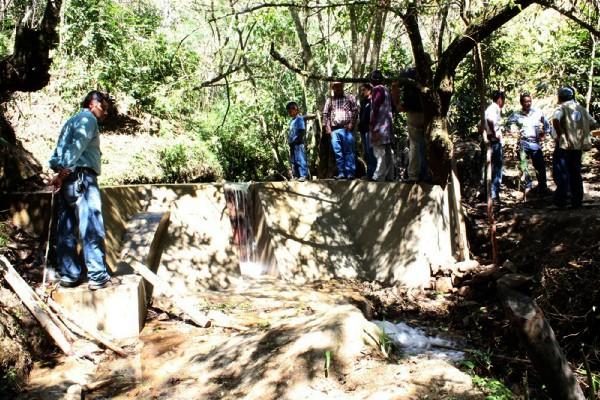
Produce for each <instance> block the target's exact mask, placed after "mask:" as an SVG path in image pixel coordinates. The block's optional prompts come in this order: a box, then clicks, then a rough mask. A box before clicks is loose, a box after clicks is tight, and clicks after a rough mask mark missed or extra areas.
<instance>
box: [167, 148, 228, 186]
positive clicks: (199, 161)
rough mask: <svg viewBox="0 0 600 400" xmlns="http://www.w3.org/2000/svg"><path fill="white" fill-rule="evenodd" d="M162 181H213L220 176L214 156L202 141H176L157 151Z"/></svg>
mask: <svg viewBox="0 0 600 400" xmlns="http://www.w3.org/2000/svg"><path fill="white" fill-rule="evenodd" d="M158 164H159V166H160V168H161V169H162V171H163V180H164V182H169V183H174V182H178V183H179V182H197V181H213V180H216V179H217V178H219V177H220V176H221V169H220V167H219V166H218V165H215V164H216V163H215V158H214V156H213V155H212V154H211V153H210V152H209V151H208V150H207V149H206V147H205V145H204V144H202V143H199V144H198V143H192V144H184V143H176V144H174V145H171V146H168V147H165V148H164V149H162V150H161V151H160V152H159V160H158Z"/></svg>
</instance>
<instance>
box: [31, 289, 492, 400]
mask: <svg viewBox="0 0 600 400" xmlns="http://www.w3.org/2000/svg"><path fill="white" fill-rule="evenodd" d="M203 300H204V301H208V302H210V303H211V304H212V305H213V306H214V307H217V308H218V309H220V310H222V311H224V312H226V313H228V314H230V315H232V316H234V317H236V318H239V319H240V320H243V323H244V325H246V326H248V327H249V328H250V330H249V331H248V332H243V333H240V332H235V331H231V330H224V329H220V328H209V329H200V328H196V327H194V326H191V325H189V324H185V323H183V322H182V321H177V320H172V319H168V320H161V319H163V317H164V316H161V317H158V316H157V315H156V313H152V314H153V315H152V316H153V317H154V318H153V319H152V320H150V321H149V322H148V323H147V325H146V327H145V328H144V330H143V332H142V334H141V337H140V341H139V343H138V344H137V345H135V346H134V348H133V349H131V350H132V352H133V355H132V356H131V357H129V358H128V359H126V360H123V359H117V358H114V357H107V358H106V359H105V360H104V361H103V362H101V363H100V364H99V365H97V366H95V365H93V364H91V363H89V362H81V361H80V362H79V364H80V365H79V366H77V362H75V361H74V360H68V359H59V360H57V362H58V366H53V367H48V366H43V365H39V364H38V365H37V366H36V368H35V369H34V371H33V373H32V375H31V380H30V383H29V389H30V391H29V392H28V393H27V394H25V395H24V396H22V397H21V398H22V399H42V398H43V399H54V398H56V399H58V398H62V397H61V396H63V395H64V393H65V392H66V390H67V389H68V387H69V386H71V385H73V384H75V383H78V382H80V383H83V382H95V381H100V380H103V379H110V380H111V384H110V385H109V386H107V387H105V388H103V389H100V390H98V391H96V392H94V393H91V394H89V395H86V397H85V398H86V399H88V398H89V399H100V398H144V399H150V398H151V399H191V398H194V399H240V398H244V399H261V400H264V399H317V398H318V399H340V400H341V399H357V400H358V399H422V398H461V399H481V398H483V395H482V394H481V392H480V391H479V390H477V389H476V388H474V385H473V383H472V381H471V378H470V377H469V376H468V375H467V374H465V373H464V372H461V371H460V370H458V369H457V368H456V367H455V366H453V365H452V364H451V363H450V362H449V361H448V360H445V359H443V358H439V357H436V356H432V355H414V356H404V357H403V356H401V355H400V353H398V354H396V355H394V356H392V357H389V358H386V357H384V356H383V354H382V351H381V348H380V346H381V344H377V342H379V341H380V340H381V336H380V335H381V334H380V331H379V330H378V329H377V328H376V327H375V325H374V324H372V323H370V322H368V321H367V320H366V319H365V317H364V314H363V312H361V310H360V309H363V310H365V312H366V313H367V314H369V313H370V312H371V309H370V307H371V305H370V303H369V301H367V300H366V299H365V298H364V297H362V296H361V295H358V294H357V293H356V291H355V289H354V288H353V287H351V286H350V285H344V284H342V283H336V282H329V283H324V284H316V285H313V286H311V287H303V288H298V287H295V286H290V285H286V284H284V283H282V282H275V281H244V282H242V283H241V285H239V286H238V287H237V288H232V289H230V290H226V291H221V292H207V295H206V296H205V297H204V299H203ZM327 359H329V364H328V362H327ZM74 363H75V364H74ZM74 367H76V368H74ZM74 370H78V371H79V372H78V373H75V375H73V374H74V372H73V371H74Z"/></svg>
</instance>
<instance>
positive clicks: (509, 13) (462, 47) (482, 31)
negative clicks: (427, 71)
mask: <svg viewBox="0 0 600 400" xmlns="http://www.w3.org/2000/svg"><path fill="white" fill-rule="evenodd" d="M533 3H535V0H515V1H514V2H511V3H510V4H508V5H507V6H505V7H504V8H503V9H502V10H501V11H499V12H498V13H497V14H496V15H494V16H493V17H491V18H489V19H486V20H484V21H483V22H481V23H479V24H474V25H471V26H469V27H467V29H466V30H465V32H464V34H463V35H462V36H460V37H458V38H456V39H454V40H453V41H452V43H451V44H450V45H449V46H448V48H446V50H445V51H444V53H443V54H442V57H441V58H440V63H439V66H438V68H437V70H436V76H435V85H436V86H437V85H439V83H440V82H441V81H442V80H443V79H445V78H446V77H448V76H453V75H454V72H455V71H456V68H457V66H458V64H459V63H460V62H461V61H462V59H463V58H465V57H466V56H467V54H468V53H469V52H470V51H471V50H472V49H473V47H474V46H475V44H476V43H480V42H481V41H482V40H484V39H485V38H487V37H488V36H490V35H491V34H492V33H493V32H494V31H496V30H497V29H499V28H500V27H501V26H502V25H504V24H505V23H507V22H508V21H510V20H511V19H512V18H514V17H515V16H517V15H518V14H519V13H520V12H521V11H522V10H523V9H525V8H526V7H529V6H530V5H531V4H533Z"/></svg>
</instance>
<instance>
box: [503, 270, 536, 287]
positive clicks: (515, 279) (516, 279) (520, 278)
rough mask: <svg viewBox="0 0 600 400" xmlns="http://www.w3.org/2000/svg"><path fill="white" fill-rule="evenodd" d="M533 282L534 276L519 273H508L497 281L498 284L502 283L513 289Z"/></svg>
mask: <svg viewBox="0 0 600 400" xmlns="http://www.w3.org/2000/svg"><path fill="white" fill-rule="evenodd" d="M531 282H533V278H532V277H530V276H525V275H519V274H506V275H503V276H502V277H501V278H499V279H498V281H497V283H498V285H502V286H505V287H507V288H511V289H515V288H518V287H521V286H524V285H528V284H530V283H531Z"/></svg>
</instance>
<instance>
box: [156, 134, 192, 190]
mask: <svg viewBox="0 0 600 400" xmlns="http://www.w3.org/2000/svg"><path fill="white" fill-rule="evenodd" d="M187 163H188V152H187V149H186V148H185V146H184V145H182V144H180V143H178V144H176V145H174V146H171V147H167V148H165V149H163V150H162V151H161V152H160V167H161V168H162V170H163V171H164V174H165V175H164V176H165V179H166V181H167V182H178V181H179V182H181V181H183V180H185V179H184V177H183V176H182V175H183V173H182V172H183V171H184V170H185V167H186V165H187Z"/></svg>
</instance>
